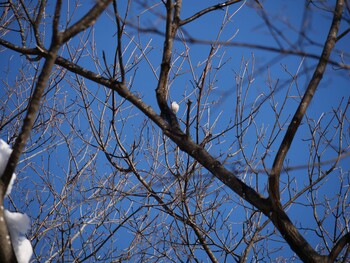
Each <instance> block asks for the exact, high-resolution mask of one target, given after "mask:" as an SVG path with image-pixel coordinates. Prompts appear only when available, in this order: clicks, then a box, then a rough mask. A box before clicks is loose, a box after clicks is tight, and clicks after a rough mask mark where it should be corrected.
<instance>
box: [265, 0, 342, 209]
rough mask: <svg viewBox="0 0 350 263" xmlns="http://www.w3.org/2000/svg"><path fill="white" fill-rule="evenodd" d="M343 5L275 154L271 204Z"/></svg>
mask: <svg viewBox="0 0 350 263" xmlns="http://www.w3.org/2000/svg"><path fill="white" fill-rule="evenodd" d="M343 4H344V1H343V0H339V1H337V5H336V8H335V11H334V16H333V21H332V25H331V28H330V30H329V33H328V36H327V40H326V42H325V44H324V48H323V51H322V55H321V58H320V60H319V62H318V65H317V67H316V69H315V71H314V74H313V76H312V78H311V80H310V82H309V85H308V87H307V89H306V92H305V94H304V97H303V99H302V101H301V103H300V104H299V107H298V109H297V110H296V112H295V114H294V116H293V119H292V121H291V123H290V125H289V126H288V129H287V132H286V134H285V136H284V138H283V141H282V143H281V145H280V148H279V149H278V152H277V154H276V157H275V160H274V163H273V166H272V170H271V173H270V176H269V195H270V198H271V199H272V201H273V203H276V204H277V203H279V201H280V191H279V178H280V174H281V169H282V166H283V162H284V159H285V157H286V155H287V153H288V151H289V148H290V145H291V144H292V141H293V139H294V136H295V134H296V132H297V130H298V128H299V125H300V123H301V120H302V119H303V117H304V115H305V113H306V110H307V108H308V106H309V105H310V103H311V100H312V98H313V96H314V94H315V91H316V89H317V87H318V85H319V83H320V81H321V79H322V77H323V74H324V72H325V69H326V66H327V63H328V59H329V56H330V54H331V52H332V49H333V47H334V45H335V42H336V40H337V33H338V29H339V24H340V20H341V16H342V10H343Z"/></svg>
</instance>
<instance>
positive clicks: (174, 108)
mask: <svg viewBox="0 0 350 263" xmlns="http://www.w3.org/2000/svg"><path fill="white" fill-rule="evenodd" d="M179 108H180V106H179V104H177V103H176V101H173V102H172V103H171V106H170V109H171V110H172V112H174V113H175V114H176V113H177V112H178V111H179Z"/></svg>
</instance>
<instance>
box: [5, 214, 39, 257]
mask: <svg viewBox="0 0 350 263" xmlns="http://www.w3.org/2000/svg"><path fill="white" fill-rule="evenodd" d="M4 214H5V220H6V223H7V227H8V230H9V232H10V236H11V241H12V246H13V249H14V251H15V254H16V258H17V261H18V263H28V262H29V260H30V258H31V256H32V254H33V248H32V245H31V244H30V241H29V240H28V239H27V238H26V237H25V233H26V232H27V231H28V229H29V228H30V219H29V217H28V216H27V215H26V214H22V213H17V212H10V211H8V210H5V211H4Z"/></svg>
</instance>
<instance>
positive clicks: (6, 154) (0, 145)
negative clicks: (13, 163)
mask: <svg viewBox="0 0 350 263" xmlns="http://www.w3.org/2000/svg"><path fill="white" fill-rule="evenodd" d="M11 153H12V149H11V148H10V146H9V145H8V144H7V143H6V142H4V141H3V140H2V139H0V177H1V176H2V174H3V173H4V171H5V168H6V165H7V162H8V160H9V158H10V155H11ZM15 180H16V174H12V177H11V181H10V184H9V186H8V187H7V190H6V195H9V194H10V193H11V190H12V186H13V183H14V181H15Z"/></svg>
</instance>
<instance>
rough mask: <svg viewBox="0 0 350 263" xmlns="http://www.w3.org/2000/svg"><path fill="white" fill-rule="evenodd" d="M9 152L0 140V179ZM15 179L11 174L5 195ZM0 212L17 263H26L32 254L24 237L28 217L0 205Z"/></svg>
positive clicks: (9, 190)
mask: <svg viewBox="0 0 350 263" xmlns="http://www.w3.org/2000/svg"><path fill="white" fill-rule="evenodd" d="M11 152H12V149H11V148H10V146H9V145H8V144H7V143H6V142H4V141H3V140H1V139H0V177H1V176H2V175H3V173H4V171H5V169H6V165H7V162H8V160H9V158H10V155H11ZM15 179H16V175H15V174H13V175H12V178H11V181H10V184H9V186H8V188H7V191H6V195H9V194H10V193H11V190H12V185H13V182H14V181H15ZM0 210H3V212H4V217H5V221H6V224H7V228H8V230H9V232H10V236H11V241H12V247H13V250H14V251H15V254H16V258H17V261H18V263H28V262H29V260H30V258H31V257H32V254H33V248H32V245H31V244H30V241H29V240H28V239H27V238H26V237H25V233H26V232H27V231H28V229H29V228H30V219H29V217H28V216H27V215H26V214H22V213H17V212H10V211H7V210H6V209H4V207H3V206H2V205H1V206H0ZM0 221H4V218H3V217H0ZM6 239H7V240H8V241H9V242H10V237H9V236H6Z"/></svg>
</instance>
